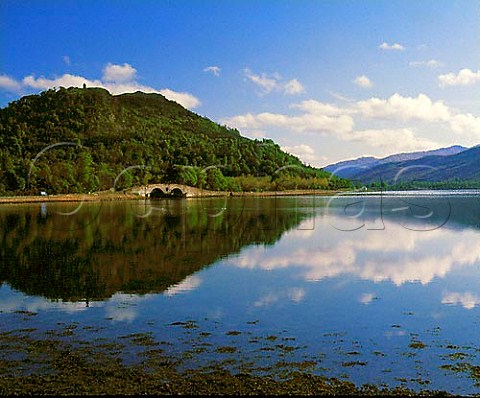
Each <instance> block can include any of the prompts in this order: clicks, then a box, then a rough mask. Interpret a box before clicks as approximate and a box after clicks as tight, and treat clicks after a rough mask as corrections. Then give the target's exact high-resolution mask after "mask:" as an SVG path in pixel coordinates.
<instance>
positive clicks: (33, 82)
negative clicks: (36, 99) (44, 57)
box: [22, 73, 104, 90]
mask: <svg viewBox="0 0 480 398" xmlns="http://www.w3.org/2000/svg"><path fill="white" fill-rule="evenodd" d="M84 84H86V85H87V86H90V87H92V86H96V87H104V86H103V83H102V82H101V81H100V80H89V79H86V78H84V77H82V76H76V75H70V74H68V73H67V74H65V75H63V76H60V77H57V78H55V79H46V78H44V77H39V78H35V77H34V76H33V75H30V76H26V77H24V78H23V80H22V85H23V86H25V87H30V88H36V89H40V90H47V89H49V88H53V87H82V86H83V85H84Z"/></svg>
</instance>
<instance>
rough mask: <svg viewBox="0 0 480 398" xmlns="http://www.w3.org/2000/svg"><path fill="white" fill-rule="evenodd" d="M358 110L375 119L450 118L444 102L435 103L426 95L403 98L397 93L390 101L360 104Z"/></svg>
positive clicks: (367, 101)
mask: <svg viewBox="0 0 480 398" xmlns="http://www.w3.org/2000/svg"><path fill="white" fill-rule="evenodd" d="M357 109H358V110H359V111H360V113H361V114H362V115H363V116H365V117H367V118H373V119H376V118H378V119H390V120H402V121H407V120H425V121H444V120H448V119H449V118H450V110H449V108H448V107H447V106H446V105H445V104H444V103H443V102H442V101H436V102H433V101H432V100H431V99H430V98H429V97H428V96H427V95H425V94H419V95H418V96H417V97H403V96H401V95H400V94H397V93H396V94H394V95H392V96H391V97H390V98H388V99H380V98H370V99H369V100H366V101H360V102H358V103H357Z"/></svg>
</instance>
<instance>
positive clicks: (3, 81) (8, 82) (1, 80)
mask: <svg viewBox="0 0 480 398" xmlns="http://www.w3.org/2000/svg"><path fill="white" fill-rule="evenodd" d="M21 88H22V85H21V84H20V83H19V82H17V81H16V80H15V79H12V78H11V77H9V76H7V75H0V89H3V90H6V91H10V92H18V91H20V89H21Z"/></svg>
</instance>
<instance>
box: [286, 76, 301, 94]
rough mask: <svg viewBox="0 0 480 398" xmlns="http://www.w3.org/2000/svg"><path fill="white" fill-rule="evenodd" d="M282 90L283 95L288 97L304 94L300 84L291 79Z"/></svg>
mask: <svg viewBox="0 0 480 398" xmlns="http://www.w3.org/2000/svg"><path fill="white" fill-rule="evenodd" d="M283 89H284V93H285V94H288V95H296V94H302V93H303V92H305V88H304V87H303V86H302V83H300V82H299V81H298V80H297V79H292V80H290V81H288V82H287V83H285V85H284V86H283Z"/></svg>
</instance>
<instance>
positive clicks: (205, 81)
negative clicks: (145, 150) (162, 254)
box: [0, 0, 480, 167]
mask: <svg viewBox="0 0 480 398" xmlns="http://www.w3.org/2000/svg"><path fill="white" fill-rule="evenodd" d="M479 21H480V1H479V0H456V1H455V0H421V1H418V0H355V1H354V0H289V1H282V0H276V1H274V0H255V1H253V0H241V1H240V0H223V1H220V0H175V1H173V0H172V1H168V0H155V1H153V0H152V1H147V0H136V1H134V0H128V1H127V0H103V1H98V0H96V1H92V0H80V1H70V0H62V1H61V0H36V1H29V0H2V1H1V2H0V107H5V106H7V105H8V103H10V102H11V101H14V100H17V99H19V98H20V97H22V96H23V95H27V94H35V93H39V92H41V91H43V90H46V89H49V88H54V87H57V88H58V87H61V86H63V87H70V86H79V87H81V86H82V85H83V84H84V83H86V84H87V86H89V87H93V86H98V87H104V88H106V89H108V90H109V91H110V92H111V93H112V94H114V95H115V94H121V93H125V92H135V91H138V90H140V91H144V92H156V93H160V94H163V95H164V96H166V97H167V98H169V99H171V100H174V101H177V102H178V103H180V104H182V105H183V106H185V107H187V108H188V109H190V110H192V111H193V112H195V113H197V114H199V115H202V116H206V117H208V118H209V119H211V120H213V121H215V122H218V123H220V124H222V125H227V126H230V127H235V128H237V129H238V130H239V131H240V133H241V134H242V135H243V136H246V137H249V138H256V139H262V138H269V139H273V140H274V141H275V142H277V143H278V144H279V145H280V146H281V147H282V149H284V150H286V151H287V152H289V153H292V154H294V155H296V156H298V157H299V158H300V159H302V160H303V161H304V162H305V163H306V164H310V165H312V166H317V167H323V166H326V165H328V164H331V163H334V162H337V161H340V160H346V159H352V158H358V157H361V156H375V157H384V156H387V155H390V154H393V153H399V152H413V151H419V150H430V149H437V148H442V147H447V146H450V145H463V146H466V147H471V146H474V145H478V144H480V95H479V93H480V23H479Z"/></svg>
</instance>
